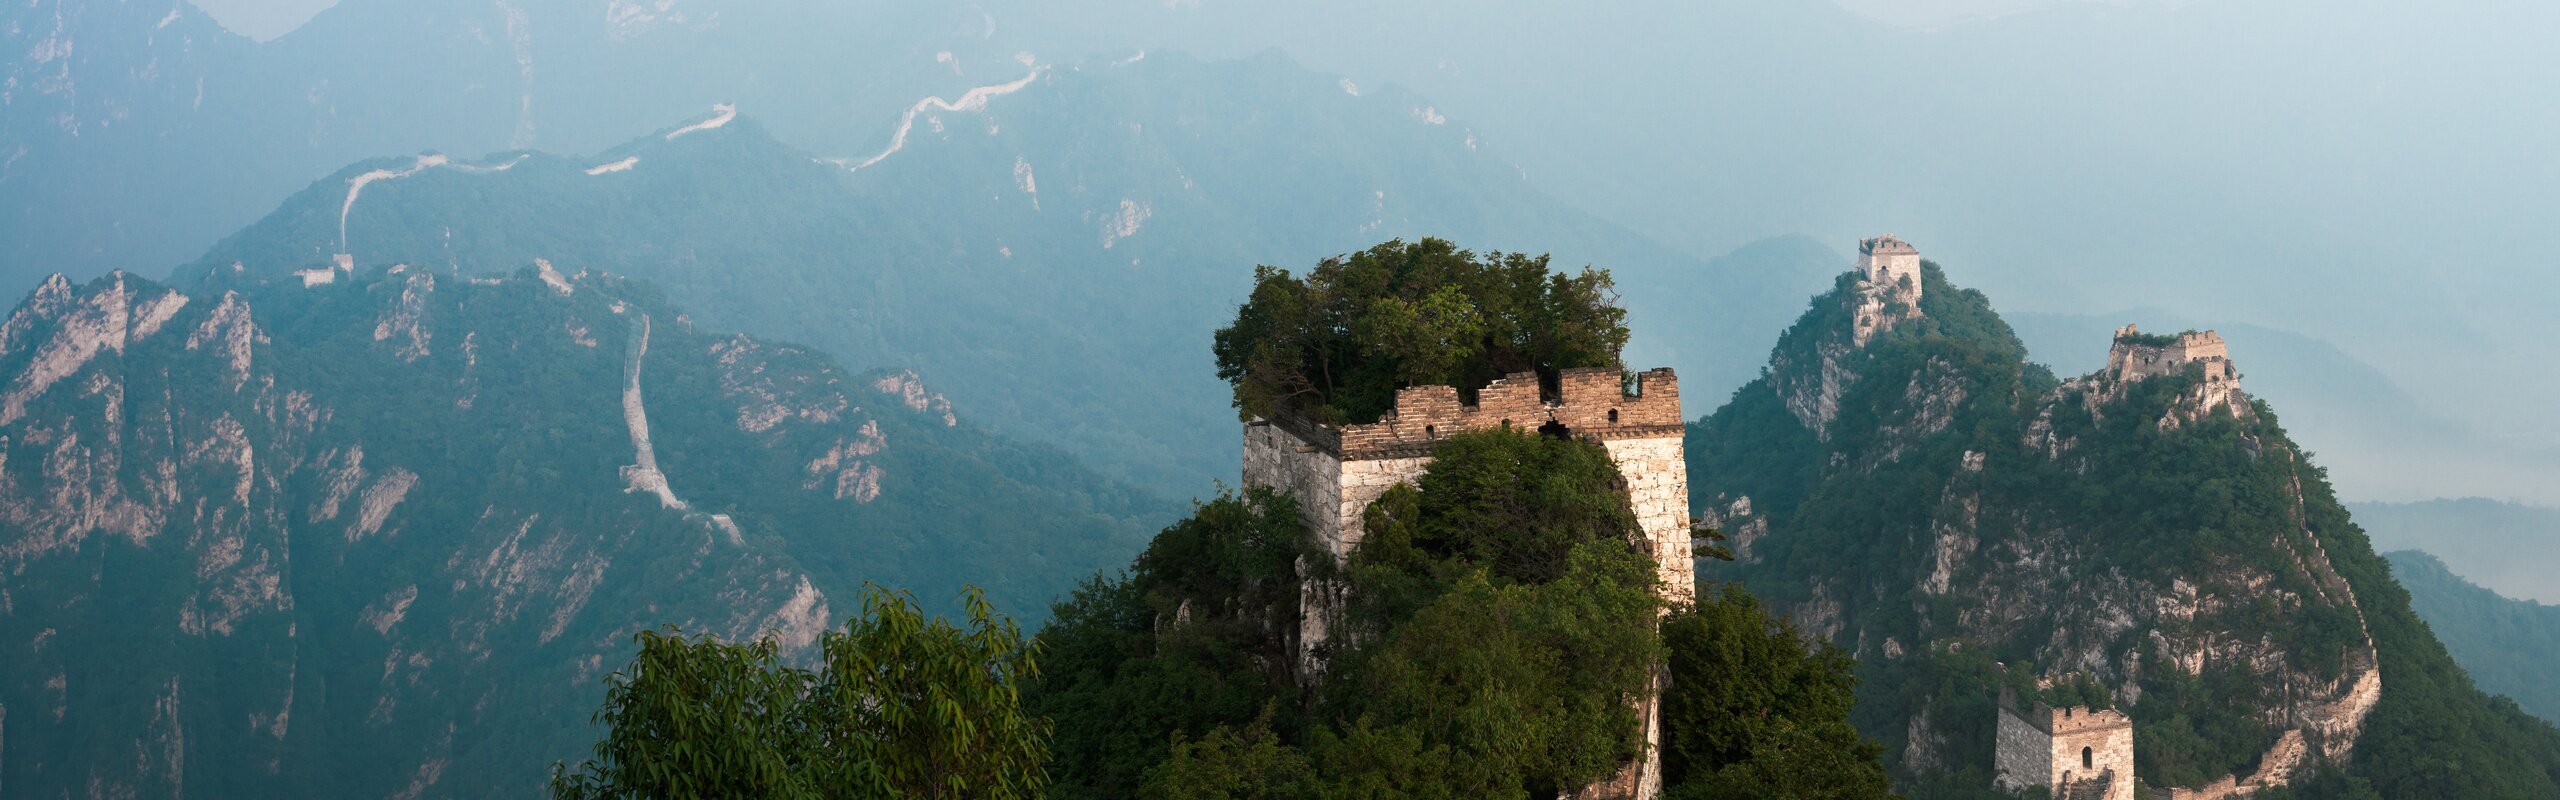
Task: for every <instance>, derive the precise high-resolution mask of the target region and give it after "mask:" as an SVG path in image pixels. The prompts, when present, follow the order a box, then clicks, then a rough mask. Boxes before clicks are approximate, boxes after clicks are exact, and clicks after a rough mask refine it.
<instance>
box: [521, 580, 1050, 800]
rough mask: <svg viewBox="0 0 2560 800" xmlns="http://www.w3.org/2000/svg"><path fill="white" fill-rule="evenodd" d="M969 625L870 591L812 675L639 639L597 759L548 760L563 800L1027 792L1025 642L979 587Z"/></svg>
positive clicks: (700, 642) (765, 650) (748, 655)
mask: <svg viewBox="0 0 2560 800" xmlns="http://www.w3.org/2000/svg"><path fill="white" fill-rule="evenodd" d="M962 602H963V604H964V605H965V606H966V608H967V609H968V615H969V619H968V621H967V622H966V623H965V625H954V624H952V623H951V622H950V621H949V620H946V619H943V618H940V617H935V618H931V619H927V618H926V616H925V614H924V612H923V610H922V609H921V608H919V607H918V606H917V605H916V603H915V602H914V598H913V597H910V596H908V595H906V594H904V593H893V592H890V591H888V590H886V589H881V588H879V587H876V586H874V587H869V588H868V589H867V590H866V592H865V594H864V597H863V613H862V616H860V617H857V618H855V619H853V620H851V621H850V622H849V623H848V624H847V627H846V630H844V631H841V632H834V631H831V632H828V633H827V634H826V635H825V636H823V637H822V638H821V640H820V645H819V651H820V664H821V669H820V670H819V671H816V672H812V671H809V670H804V669H800V668H797V667H793V666H790V665H788V664H786V663H783V662H782V660H781V659H780V657H779V651H778V650H777V648H776V647H775V645H774V644H773V642H772V641H771V640H760V641H757V642H754V643H749V644H732V643H726V642H720V641H717V640H715V639H712V638H711V637H707V636H701V637H687V636H685V635H684V634H682V633H681V632H679V631H676V630H674V629H673V628H669V629H667V630H666V631H663V632H661V631H644V632H642V633H641V634H640V635H639V637H638V639H639V643H640V653H639V655H637V656H636V657H634V658H633V660H632V663H631V664H630V665H629V666H627V667H625V668H623V669H622V670H621V671H618V672H616V673H614V674H613V675H612V676H610V677H608V678H606V681H605V682H606V687H607V688H606V697H605V705H604V707H603V708H602V709H601V710H599V711H597V712H596V717H595V719H596V721H597V723H599V724H601V725H604V726H605V727H606V733H605V737H604V739H603V740H602V741H599V742H597V744H596V747H595V757H594V758H592V759H590V760H588V761H587V762H586V763H584V764H581V765H579V766H578V767H577V768H576V769H574V770H573V769H570V768H568V767H567V766H566V765H561V766H556V767H554V769H553V773H552V782H551V790H552V796H554V797H559V798H579V799H581V800H583V799H584V798H663V797H775V798H838V797H859V798H978V797H988V798H1028V797H1036V796H1040V795H1041V794H1042V792H1043V791H1044V790H1045V788H1046V786H1047V783H1048V776H1047V772H1046V767H1045V762H1046V761H1047V760H1048V747H1047V739H1048V726H1047V722H1046V721H1045V720H1043V719H1040V718H1039V717H1036V716H1034V715H1030V714H1028V713H1026V712H1025V711H1024V710H1023V708H1022V706H1021V703H1020V701H1019V695H1018V693H1017V691H1016V689H1015V686H1016V684H1017V683H1018V682H1020V681H1022V680H1025V679H1027V678H1030V677H1033V676H1036V675H1037V673H1038V665H1037V662H1036V661H1035V660H1034V658H1033V651H1034V647H1033V646H1032V644H1031V643H1030V642H1027V641H1025V640H1024V638H1023V636H1022V632H1021V629H1020V628H1019V627H1017V626H1016V625H1015V624H1014V623H1013V621H1012V620H1010V619H1006V618H1004V617H1001V616H999V615H997V614H996V613H995V611H994V609H993V608H991V607H990V606H989V605H988V604H987V602H986V599H985V598H984V597H983V596H982V595H981V594H980V593H979V592H978V590H977V589H976V588H975V587H971V588H970V589H968V590H967V592H966V593H965V595H964V596H963V598H962Z"/></svg>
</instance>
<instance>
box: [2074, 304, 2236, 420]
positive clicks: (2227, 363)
mask: <svg viewBox="0 0 2560 800" xmlns="http://www.w3.org/2000/svg"><path fill="white" fill-rule="evenodd" d="M2190 364H2195V365H2199V366H2201V368H2202V371H2203V378H2204V381H2203V382H2202V383H2200V384H2198V385H2197V386H2196V387H2195V388H2194V389H2193V390H2192V391H2191V392H2189V395H2190V397H2189V400H2190V402H2192V403H2193V404H2194V407H2195V409H2196V410H2198V411H2210V410H2212V409H2213V408H2214V407H2215V406H2222V405H2230V406H2233V407H2234V408H2235V409H2236V408H2238V407H2239V406H2244V405H2247V404H2248V400H2247V395H2244V394H2242V393H2241V391H2240V368H2239V367H2238V366H2236V365H2234V364H2232V363H2231V346H2230V345H2229V344H2226V343H2224V342H2223V341H2222V335H2221V334H2219V333H2215V332H2213V331H2204V332H2201V333H2199V332H2196V331H2187V332H2185V333H2181V334H2178V335H2176V336H2153V335H2148V334H2144V333H2143V332H2142V329H2141V328H2138V327H2135V326H2132V325H2126V326H2124V327H2122V328H2118V329H2116V339H2115V345H2114V346H2113V347H2111V348H2109V349H2108V351H2107V370H2106V372H2105V373H2103V375H2104V376H2105V377H2106V378H2108V379H2111V380H2113V381H2114V382H2115V383H2116V384H2117V390H2118V391H2121V390H2122V386H2123V385H2125V384H2131V383H2133V382H2136V381H2140V380H2143V379H2146V378H2154V377H2160V376H2164V375H2176V374H2179V373H2182V372H2185V371H2186V370H2187V365H2190Z"/></svg>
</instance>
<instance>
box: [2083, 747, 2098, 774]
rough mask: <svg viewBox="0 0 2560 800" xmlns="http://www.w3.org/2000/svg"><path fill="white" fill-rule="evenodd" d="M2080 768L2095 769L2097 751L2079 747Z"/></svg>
mask: <svg viewBox="0 0 2560 800" xmlns="http://www.w3.org/2000/svg"><path fill="white" fill-rule="evenodd" d="M2080 768H2081V769H2097V768H2098V751H2096V750H2094V749H2091V748H2087V747H2083V748H2080Z"/></svg>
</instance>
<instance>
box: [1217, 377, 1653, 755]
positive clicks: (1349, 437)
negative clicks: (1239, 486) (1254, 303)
mask: <svg viewBox="0 0 2560 800" xmlns="http://www.w3.org/2000/svg"><path fill="white" fill-rule="evenodd" d="M1682 423H1683V419H1682V418H1681V416H1680V382H1679V379H1678V378H1675V377H1673V375H1672V373H1671V370H1669V369H1656V370H1651V371H1648V372H1645V373H1643V374H1641V375H1639V376H1637V378H1636V382H1635V384H1634V385H1633V386H1629V385H1627V383H1626V382H1625V380H1624V378H1623V377H1622V375H1621V374H1620V373H1619V372H1618V371H1617V370H1614V369H1605V368H1604V369H1569V370H1565V371H1564V372H1563V373H1562V374H1561V375H1559V376H1558V380H1557V381H1556V383H1555V384H1554V385H1553V386H1552V387H1548V386H1544V385H1542V384H1541V382H1540V381H1539V379H1538V376H1537V374H1535V373H1528V372H1522V373H1514V374H1512V375H1510V376H1507V377H1504V378H1502V379H1500V380H1497V381H1494V382H1492V383H1490V384H1487V385H1485V387H1484V388H1483V389H1482V390H1480V391H1478V392H1477V393H1476V404H1475V405H1466V404H1465V403H1464V402H1462V401H1461V400H1460V399H1459V397H1458V390H1457V388H1455V387H1451V386H1416V387H1411V388H1407V389H1403V390H1400V391H1398V392H1396V408H1395V410H1394V411H1393V412H1389V413H1388V414H1387V415H1386V416H1384V417H1382V418H1380V419H1379V420H1378V421H1377V422H1375V423H1371V424H1367V425H1343V426H1331V425H1320V424H1316V423H1314V422H1310V421H1307V420H1305V419H1303V418H1300V417H1297V416H1294V415H1289V414H1282V415H1279V416H1278V417H1277V418H1275V419H1267V420H1263V419H1257V420H1254V421H1252V422H1248V423H1245V426H1244V485H1245V486H1246V487H1248V488H1259V487H1267V488H1272V489H1277V490H1280V491H1282V492H1286V493H1288V494H1290V495H1292V496H1294V497H1296V498H1297V501H1298V505H1299V507H1300V509H1301V510H1302V511H1303V512H1304V513H1305V515H1306V520H1307V527H1308V529H1309V532H1310V533H1311V534H1312V535H1313V536H1314V538H1315V541H1316V544H1317V546H1318V547H1319V548H1320V549H1322V550H1323V551H1324V552H1325V553H1326V554H1328V555H1331V556H1332V557H1333V559H1334V562H1335V563H1336V564H1340V563H1343V562H1344V561H1345V560H1347V559H1349V558H1350V556H1351V549H1352V548H1353V547H1356V546H1358V545H1359V544H1360V537H1361V516H1362V514H1363V512H1365V511H1367V510H1368V508H1369V504H1370V503H1371V502H1373V501H1376V500H1377V499H1378V497H1379V496H1380V495H1383V494H1386V492H1387V489H1389V488H1391V487H1394V486H1396V485H1398V484H1409V483H1412V482H1414V481H1415V480H1416V479H1418V478H1420V477H1421V476H1422V473H1423V471H1424V470H1425V469H1427V468H1429V467H1430V465H1431V452H1432V449H1433V448H1434V447H1436V446H1437V445H1438V443H1439V441H1440V440H1441V439H1443V438H1446V437H1449V436H1455V435H1457V434H1461V433H1468V432H1473V431H1486V430H1501V429H1509V430H1514V431H1518V432H1520V433H1521V434H1523V435H1541V434H1544V435H1560V436H1572V437H1576V438H1580V439H1585V440H1588V441H1593V442H1597V443H1599V445H1600V446H1601V447H1603V448H1605V449H1607V450H1608V452H1609V457H1610V460H1611V461H1614V462H1616V464H1617V466H1618V474H1619V475H1620V476H1621V477H1623V478H1624V479H1625V483H1626V488H1627V500H1628V504H1629V505H1630V506H1632V507H1633V508H1634V510H1635V514H1636V521H1637V523H1638V524H1639V526H1640V527H1641V528H1642V529H1643V535H1644V539H1645V540H1644V542H1643V543H1642V545H1643V547H1644V548H1645V549H1646V551H1647V552H1648V553H1649V554H1651V555H1652V556H1653V560H1654V562H1655V563H1656V564H1658V565H1659V568H1660V570H1661V572H1660V577H1661V580H1662V585H1663V589H1662V591H1663V594H1664V599H1666V600H1668V601H1670V602H1671V603H1674V604H1684V603H1689V602H1692V601H1694V600H1695V599H1696V598H1697V577H1696V576H1697V572H1696V569H1697V567H1696V562H1695V561H1694V560H1693V559H1694V557H1693V555H1692V554H1691V552H1690V540H1689V467H1688V462H1687V461H1686V460H1685V458H1684V456H1683V454H1682V452H1681V439H1682V437H1683V435H1684V434H1685V433H1686V429H1685V428H1684V427H1683V424H1682ZM1340 592H1341V587H1338V586H1325V585H1319V584H1318V583H1316V582H1310V583H1309V584H1308V585H1306V586H1305V587H1303V590H1302V594H1301V599H1302V606H1303V608H1304V612H1303V615H1302V619H1301V620H1300V623H1299V636H1298V659H1299V668H1300V670H1301V674H1302V675H1308V676H1312V675H1315V674H1317V673H1320V672H1322V670H1323V665H1322V664H1321V663H1320V661H1319V656H1318V648H1317V646H1318V645H1320V644H1322V643H1324V641H1325V640H1326V639H1327V638H1328V631H1329V629H1330V628H1331V627H1332V625H1333V623H1334V621H1335V618H1336V615H1337V614H1338V613H1339V609H1340V608H1341V607H1342V597H1341V594H1340ZM1659 688H1660V687H1659V685H1658V684H1657V686H1656V689H1657V691H1656V692H1655V693H1654V696H1655V698H1658V697H1659V695H1660V693H1659V691H1658V690H1659ZM1638 713H1639V714H1641V715H1643V717H1644V719H1645V723H1644V724H1645V738H1646V741H1647V742H1648V752H1650V749H1651V748H1652V747H1654V746H1658V744H1659V740H1660V731H1661V728H1660V716H1659V708H1658V704H1657V703H1656V702H1655V701H1654V699H1650V698H1649V699H1647V700H1646V701H1645V702H1644V703H1642V704H1641V706H1640V708H1639V709H1638ZM1658 764H1659V759H1655V758H1652V757H1650V756H1648V757H1647V758H1645V759H1643V760H1642V761H1641V762H1639V763H1638V764H1635V765H1632V766H1631V767H1630V768H1629V771H1628V773H1626V774H1624V775H1621V776H1620V778H1619V779H1617V780H1613V781H1611V782H1609V783H1608V784H1603V785H1602V786H1600V787H1593V788H1592V789H1590V790H1586V791H1585V792H1582V793H1580V796H1583V797H1637V798H1651V797H1654V796H1655V795H1657V794H1659V793H1660V787H1661V776H1660V774H1659V771H1658V770H1659V767H1658Z"/></svg>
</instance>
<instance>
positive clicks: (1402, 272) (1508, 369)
mask: <svg viewBox="0 0 2560 800" xmlns="http://www.w3.org/2000/svg"><path fill="white" fill-rule="evenodd" d="M1626 317H1627V313H1626V310H1625V309H1622V308H1619V307H1618V305H1617V293H1616V284H1615V283H1614V282H1612V281H1611V280H1610V278H1609V272H1608V270H1603V269H1592V268H1588V267H1586V268H1584V269H1583V270H1582V271H1580V272H1579V273H1576V274H1570V275H1568V274H1564V273H1561V272H1555V271H1551V270H1550V269H1549V268H1548V257H1547V256H1544V255H1539V256H1530V255H1525V254H1520V253H1501V252H1488V253H1483V254H1478V253H1475V252H1473V251H1469V250H1461V249H1458V247H1457V246H1456V245H1454V244H1451V243H1449V242H1447V241H1444V240H1440V239H1428V238H1426V239H1423V240H1421V241H1418V242H1405V241H1402V240H1397V241H1392V242H1388V243H1386V244H1381V245H1378V246H1376V247H1373V248H1370V249H1368V250H1365V251H1362V252H1358V253H1353V254H1350V255H1346V256H1336V257H1333V258H1328V259H1325V260H1324V261H1322V262H1320V263H1318V264H1317V265H1316V267H1315V269H1313V270H1310V271H1308V272H1307V274H1306V275H1305V276H1304V277H1301V276H1298V275H1294V274H1291V273H1290V272H1289V271H1288V270H1285V269H1280V268H1277V267H1269V266H1263V267H1257V268H1256V269H1255V271H1254V288H1253V295H1252V297H1251V298H1250V299H1248V300H1247V301H1246V302H1245V304H1244V305H1243V306H1242V307H1240V308H1238V309H1237V310H1236V319H1235V323H1234V324H1232V325H1230V326H1228V327H1226V328H1223V329H1220V330H1219V331H1218V333H1217V340H1216V344H1215V346H1214V351H1215V353H1216V355H1217V358H1218V376H1219V377H1222V378H1225V379H1227V381H1228V382H1229V383H1231V384H1233V385H1234V386H1235V405H1236V410H1237V412H1238V414H1239V416H1241V417H1243V418H1245V419H1253V418H1256V417H1270V416H1274V415H1276V414H1279V413H1283V412H1287V413H1295V414H1300V415H1303V416H1306V417H1309V418H1312V419H1313V420H1315V421H1317V422H1322V423H1327V424H1335V425H1341V424H1358V423H1367V422H1374V421H1376V420H1377V419H1378V417H1379V416H1381V415H1383V414H1385V413H1387V412H1389V411H1392V410H1394V409H1395V397H1396V390H1397V389H1400V388H1404V387H1407V386H1430V385H1444V384H1445V385H1449V386H1455V387H1457V388H1458V390H1459V391H1460V392H1462V393H1472V392H1473V391H1474V390H1475V389H1476V388H1478V387H1481V386H1483V385H1485V384H1486V383H1489V382H1491V381H1493V380H1494V379H1496V378H1500V377H1502V376H1504V375H1508V374H1511V373H1517V372H1532V371H1534V372H1538V373H1539V374H1541V375H1545V376H1553V375H1554V374H1556V372H1558V371H1560V370H1566V369H1573V368H1577V367H1608V368H1621V367H1620V363H1619V351H1620V350H1622V349H1624V348H1625V347H1626V344H1627V336H1628V332H1627V325H1626Z"/></svg>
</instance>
